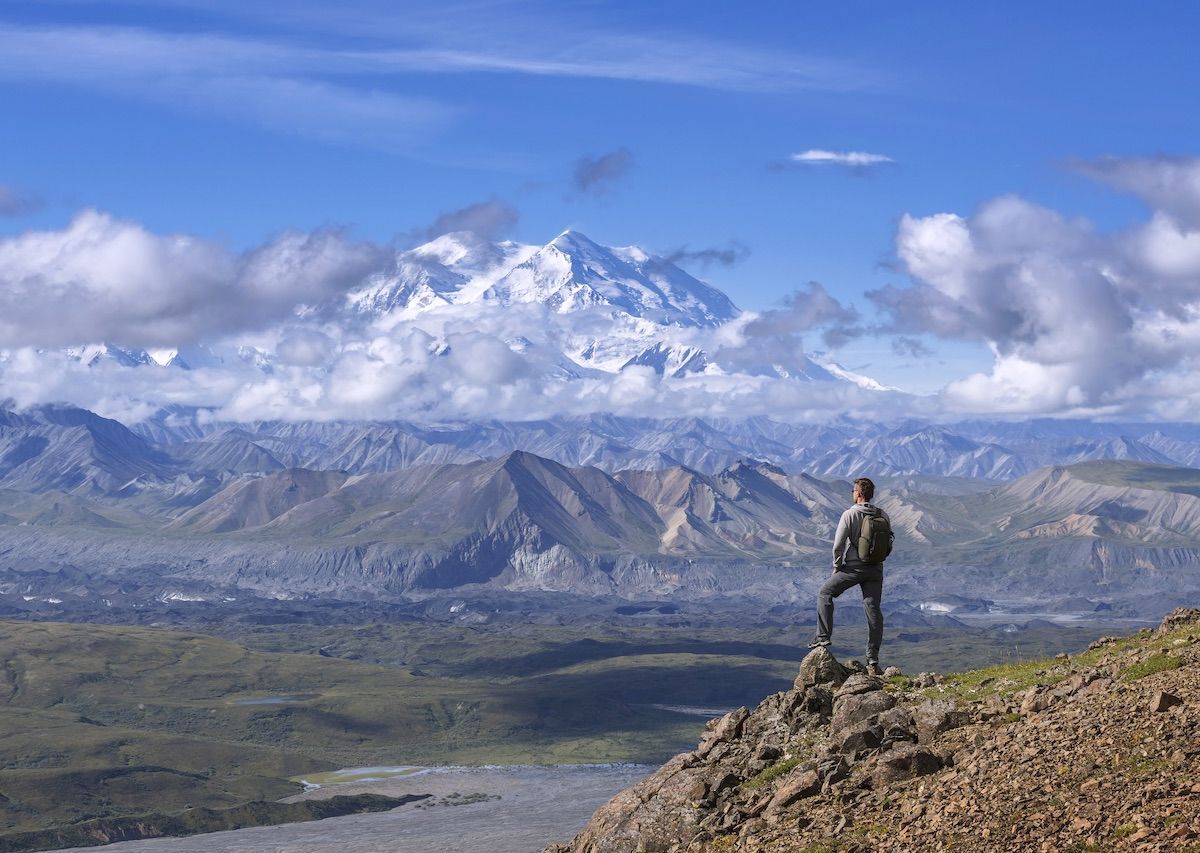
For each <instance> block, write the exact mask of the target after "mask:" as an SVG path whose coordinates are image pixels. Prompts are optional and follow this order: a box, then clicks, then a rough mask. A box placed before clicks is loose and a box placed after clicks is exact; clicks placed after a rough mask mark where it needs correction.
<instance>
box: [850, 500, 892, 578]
mask: <svg viewBox="0 0 1200 853" xmlns="http://www.w3.org/2000/svg"><path fill="white" fill-rule="evenodd" d="M895 538H896V535H895V534H894V533H892V525H891V524H890V523H889V522H888V520H887V519H886V518H884V516H883V513H881V512H880V511H879V510H875V512H874V513H870V512H868V513H867V514H866V515H864V516H863V520H862V528H861V529H860V530H859V533H858V559H860V560H862V561H863V562H864V563H866V564H867V565H869V566H875V565H880V564H881V563H883V561H884V560H886V559H887V557H888V554H890V553H892V542H893V541H894V540H895Z"/></svg>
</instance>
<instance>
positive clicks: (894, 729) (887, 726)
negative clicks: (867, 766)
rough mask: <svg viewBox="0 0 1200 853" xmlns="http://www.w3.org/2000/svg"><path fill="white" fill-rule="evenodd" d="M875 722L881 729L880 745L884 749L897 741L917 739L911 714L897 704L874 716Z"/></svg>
mask: <svg viewBox="0 0 1200 853" xmlns="http://www.w3.org/2000/svg"><path fill="white" fill-rule="evenodd" d="M875 722H876V724H877V725H878V726H879V727H880V728H881V729H883V743H882V744H881V745H882V747H883V748H884V749H887V748H888V747H889V746H891V745H892V744H893V743H896V742H897V741H916V739H917V728H916V723H915V722H914V721H913V718H912V714H910V713H908V711H906V710H904V709H903V708H901V707H899V706H896V707H895V708H889V709H888V710H886V711H884V712H883V713H882V714H880V715H879V716H878V717H876V718H875Z"/></svg>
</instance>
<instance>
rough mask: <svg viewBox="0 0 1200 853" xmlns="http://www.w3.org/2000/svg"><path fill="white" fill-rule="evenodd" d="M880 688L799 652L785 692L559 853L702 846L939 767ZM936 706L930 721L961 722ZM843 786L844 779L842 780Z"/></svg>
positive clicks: (830, 660) (742, 716)
mask: <svg viewBox="0 0 1200 853" xmlns="http://www.w3.org/2000/svg"><path fill="white" fill-rule="evenodd" d="M885 686H886V684H885V682H884V681H883V680H882V679H880V678H876V677H874V676H871V675H868V674H867V673H866V672H865V671H864V670H863V668H862V666H861V664H858V663H857V662H854V661H852V662H850V663H849V664H848V665H847V664H843V663H841V662H839V661H838V660H837V659H836V658H834V656H833V655H832V654H831V653H830V652H829V650H828V649H824V648H820V649H816V650H815V651H813V652H812V653H810V654H809V655H808V656H807V657H806V658H805V659H804V661H803V662H802V663H801V665H800V672H799V674H798V675H797V676H796V681H795V685H794V687H793V688H792V689H791V690H788V691H785V692H783V693H776V694H774V695H772V696H768V697H767V698H766V699H764V700H763V701H762V703H761V704H760V705H759V706H758V707H757V708H756V709H754V711H749V710H748V709H746V708H738V709H737V710H735V711H731V712H730V713H728V714H726V715H725V716H724V717H721V718H720V719H718V720H713V721H712V722H710V723H709V725H708V728H707V729H706V732H705V735H704V738H703V739H702V740H701V741H700V744H699V745H698V746H697V748H696V749H695V750H693V751H692V752H687V753H684V754H682V755H678V756H676V757H675V758H674V759H672V760H671V761H669V762H668V763H667V764H666V765H664V766H663V767H662V768H661V769H659V770H658V772H656V773H654V774H653V775H652V776H650V777H649V778H648V779H646V780H645V781H643V782H641V783H640V784H638V785H636V786H634V787H633V788H630V789H629V790H627V791H624V792H622V793H621V794H619V795H618V796H617V797H615V798H614V799H613V800H612V801H611V802H609V803H608V804H607V805H605V806H604V807H603V808H601V809H600V810H599V811H598V812H596V815H595V816H594V817H593V819H592V821H591V822H590V823H589V824H588V826H587V827H586V828H585V829H584V831H583V832H581V833H580V834H579V835H578V836H577V837H576V838H575V840H574V841H573V842H572V843H571V845H570V846H569V847H558V848H549V849H551V850H558V851H571V853H618V851H621V853H625V851H628V853H635V851H644V853H667V851H679V850H685V849H704V848H703V845H705V844H706V843H708V842H712V841H714V840H715V839H717V838H720V837H723V836H730V835H734V836H737V837H743V836H749V835H751V834H753V832H755V831H756V829H758V828H760V827H762V826H766V825H770V824H773V823H777V822H778V821H780V820H782V819H784V816H785V815H788V814H789V813H790V812H793V811H795V810H797V809H798V808H799V809H802V804H803V803H804V802H805V801H807V800H809V799H811V798H814V797H821V796H823V797H826V798H828V797H830V796H833V797H837V796H841V795H842V793H843V792H844V791H845V790H847V789H848V788H849V787H851V786H857V785H860V784H862V782H863V780H866V782H867V783H868V784H872V783H871V780H872V779H877V780H879V781H878V784H881V785H887V784H890V783H891V782H892V781H895V780H899V779H909V778H912V777H914V776H918V775H924V774H928V773H931V772H934V771H935V770H937V769H939V768H940V767H941V766H942V760H941V759H940V758H939V757H938V756H936V755H935V754H934V753H933V752H931V751H930V750H929V749H926V748H925V747H923V746H919V745H917V743H916V741H917V739H918V728H917V725H916V722H915V720H914V717H913V715H912V713H910V712H909V711H908V710H906V709H904V708H901V707H898V706H897V703H898V699H897V696H896V695H895V694H894V693H893V692H889V691H888V690H885ZM957 713H959V712H957V711H955V710H953V709H948V710H946V711H944V712H943V713H942V714H941V716H940V717H938V720H939V721H940V723H941V725H942V726H943V727H944V726H947V725H951V724H953V723H954V722H956V721H958V720H960V719H961V720H965V719H967V718H966V717H965V716H961V715H960V716H955V714H957ZM852 777H854V778H853V780H852Z"/></svg>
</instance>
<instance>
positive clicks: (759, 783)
mask: <svg viewBox="0 0 1200 853" xmlns="http://www.w3.org/2000/svg"><path fill="white" fill-rule="evenodd" d="M802 760H803V759H801V758H789V759H787V760H786V761H778V762H776V763H775V764H772V765H771V766H770V767H767V768H766V769H764V770H763V771H762V772H761V773H759V774H758V775H757V776H755V777H753V778H751V779H747V780H746V781H745V782H743V783H742V784H741V785H740V786H739V787H741V789H742V790H743V791H755V790H758V789H759V788H761V787H763V786H764V785H769V784H771V783H772V782H774V781H775V780H776V779H778V778H779V777H780V776H782V775H784V774H785V773H790V772H791V771H792V770H794V769H795V768H796V767H798V766H799V765H800V762H801V761H802Z"/></svg>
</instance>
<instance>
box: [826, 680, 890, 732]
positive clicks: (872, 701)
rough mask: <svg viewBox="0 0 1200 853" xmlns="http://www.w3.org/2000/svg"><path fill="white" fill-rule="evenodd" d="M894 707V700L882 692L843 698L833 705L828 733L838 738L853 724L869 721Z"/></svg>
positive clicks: (876, 691)
mask: <svg viewBox="0 0 1200 853" xmlns="http://www.w3.org/2000/svg"><path fill="white" fill-rule="evenodd" d="M895 706H896V700H895V698H894V697H893V696H891V695H890V694H888V693H884V692H883V691H882V690H875V691H872V692H871V693H858V694H854V695H851V696H843V697H842V698H840V699H837V700H835V701H834V703H833V716H832V717H831V718H830V720H829V733H830V734H831V735H832V736H834V737H838V736H840V735H841V733H842V732H844V731H846V730H847V729H849V728H850V727H851V726H853V725H854V724H855V723H859V722H862V721H863V720H869V719H871V718H872V717H874V716H876V715H877V714H882V713H883V712H884V711H887V710H889V709H891V708H894V707H895Z"/></svg>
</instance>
